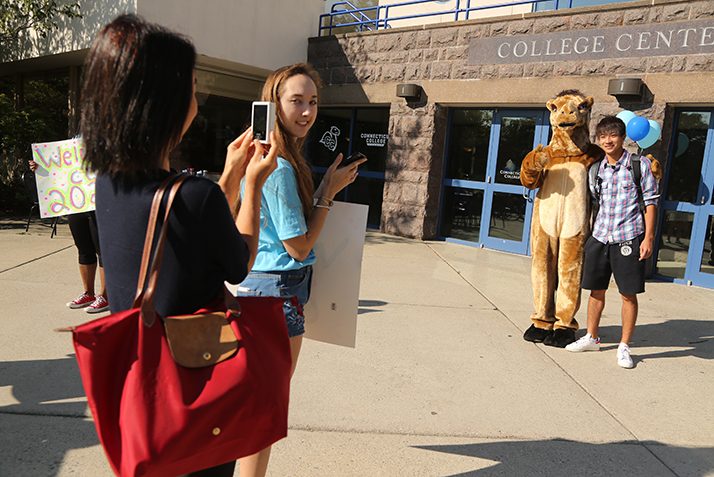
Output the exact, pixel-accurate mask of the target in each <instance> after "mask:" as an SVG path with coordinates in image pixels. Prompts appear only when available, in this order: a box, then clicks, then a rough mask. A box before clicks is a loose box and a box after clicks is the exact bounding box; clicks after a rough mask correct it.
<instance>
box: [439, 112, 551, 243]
mask: <svg viewBox="0 0 714 477" xmlns="http://www.w3.org/2000/svg"><path fill="white" fill-rule="evenodd" d="M548 130H549V128H548V112H547V111H544V110H515V109H504V110H498V109H455V110H453V111H452V113H451V116H450V122H449V140H448V143H447V158H446V168H445V174H444V175H445V178H444V181H443V192H442V207H441V218H440V219H441V220H440V230H439V234H440V236H442V237H444V238H445V239H446V240H449V241H456V242H467V243H471V244H477V245H481V246H484V247H487V248H492V249H496V250H503V251H507V252H514V253H519V254H524V255H525V254H528V251H529V238H530V220H531V215H532V210H533V197H534V196H535V194H534V191H527V190H524V188H523V186H522V185H521V181H520V169H521V162H522V161H523V159H524V158H525V156H526V154H528V153H529V152H530V151H531V150H533V149H534V148H535V147H536V146H537V145H538V144H544V145H545V144H547V141H548Z"/></svg>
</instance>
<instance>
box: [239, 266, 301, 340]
mask: <svg viewBox="0 0 714 477" xmlns="http://www.w3.org/2000/svg"><path fill="white" fill-rule="evenodd" d="M311 286H312V265H307V266H305V267H303V268H300V269H299V270H289V271H286V272H250V273H249V274H248V276H247V277H246V279H245V280H243V282H242V283H241V284H240V286H239V288H238V292H237V293H236V295H238V296H274V297H278V298H284V299H285V302H284V303H283V313H285V322H286V323H287V325H288V336H290V338H294V337H295V336H300V335H302V334H304V333H305V315H304V314H303V307H304V306H305V304H306V303H307V301H308V300H309V299H310V288H311Z"/></svg>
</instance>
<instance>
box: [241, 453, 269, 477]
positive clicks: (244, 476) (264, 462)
mask: <svg viewBox="0 0 714 477" xmlns="http://www.w3.org/2000/svg"><path fill="white" fill-rule="evenodd" d="M270 449H271V446H268V447H266V448H265V449H263V450H262V451H260V452H258V453H257V454H253V455H249V456H248V457H243V458H242V459H239V460H238V462H240V476H241V477H264V476H265V473H266V472H267V471H268V461H269V460H270Z"/></svg>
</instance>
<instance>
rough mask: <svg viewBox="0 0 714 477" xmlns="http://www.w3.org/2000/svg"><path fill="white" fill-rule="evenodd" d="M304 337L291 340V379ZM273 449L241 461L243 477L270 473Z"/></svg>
mask: <svg viewBox="0 0 714 477" xmlns="http://www.w3.org/2000/svg"><path fill="white" fill-rule="evenodd" d="M302 337H303V335H300V336H295V337H293V338H290V355H291V356H292V360H293V366H292V368H291V370H290V377H292V376H293V374H295V368H296V367H297V361H298V356H300V348H302ZM271 448H272V446H268V447H266V448H265V449H263V450H262V451H260V452H258V453H257V454H253V455H249V456H248V457H243V458H242V459H240V460H239V462H240V475H241V477H264V476H265V473H266V472H267V471H268V461H269V460H270V449H271Z"/></svg>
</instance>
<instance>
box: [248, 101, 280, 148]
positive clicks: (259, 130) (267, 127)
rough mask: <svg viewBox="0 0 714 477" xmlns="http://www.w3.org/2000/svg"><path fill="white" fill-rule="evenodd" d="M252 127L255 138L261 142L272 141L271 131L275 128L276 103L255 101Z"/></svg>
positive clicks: (267, 142)
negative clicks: (270, 139)
mask: <svg viewBox="0 0 714 477" xmlns="http://www.w3.org/2000/svg"><path fill="white" fill-rule="evenodd" d="M251 128H252V129H253V139H257V140H258V141H260V142H261V144H269V143H270V141H269V138H270V131H273V130H275V103H271V102H269V101H253V113H252V116H251Z"/></svg>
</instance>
